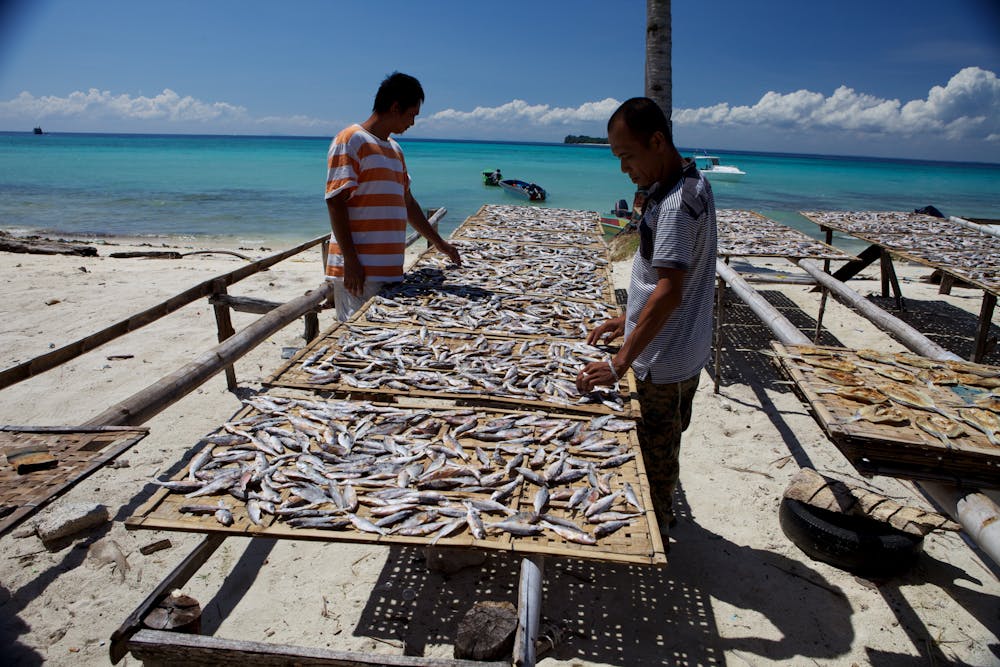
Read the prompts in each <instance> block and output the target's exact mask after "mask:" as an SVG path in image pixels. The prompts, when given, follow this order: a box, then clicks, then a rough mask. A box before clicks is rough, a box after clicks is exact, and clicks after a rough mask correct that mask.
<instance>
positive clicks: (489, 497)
mask: <svg viewBox="0 0 1000 667" xmlns="http://www.w3.org/2000/svg"><path fill="white" fill-rule="evenodd" d="M247 403H248V405H249V406H250V407H252V408H253V409H252V410H245V411H244V413H243V415H244V416H242V417H239V418H236V419H234V420H233V421H230V422H227V423H226V424H225V425H224V426H223V427H222V428H221V429H219V431H217V432H216V433H214V434H212V435H209V436H208V437H206V438H204V441H203V443H204V446H203V448H202V449H201V450H200V451H199V452H198V453H197V454H196V455H195V456H194V457H193V458H192V459H191V462H190V464H189V466H188V469H187V471H186V473H187V474H186V475H184V476H183V477H182V478H179V479H175V480H170V481H155V482H154V483H155V484H158V485H160V486H162V487H165V488H167V489H169V490H170V491H171V492H172V493H173V494H183V495H184V497H185V501H181V502H180V504H179V507H178V509H179V511H180V512H182V513H190V514H211V515H213V516H214V517H215V519H216V520H217V521H218V522H219V523H221V524H223V525H226V526H228V525H232V524H233V523H234V522H235V521H242V512H240V511H235V510H236V508H237V507H242V508H245V513H246V517H247V519H248V520H249V521H250V522H252V523H253V524H255V525H257V526H261V527H266V526H269V525H271V524H272V523H274V522H280V523H282V524H285V525H288V526H291V527H294V528H311V529H319V530H351V529H353V530H358V531H361V532H365V533H372V534H376V535H380V536H406V537H430V538H432V539H431V542H432V543H434V542H436V541H437V540H439V539H441V538H445V537H449V536H459V535H461V534H463V533H467V534H469V535H471V536H472V537H473V538H475V539H477V540H486V539H490V538H496V537H497V536H500V537H503V536H504V535H512V536H515V537H531V536H541V537H543V538H544V537H547V538H549V539H556V538H558V539H561V540H567V541H569V542H575V543H579V544H586V545H593V544H597V543H598V541H599V540H601V539H602V538H604V537H606V536H608V535H611V534H612V533H614V532H616V531H618V530H621V529H623V528H625V527H627V526H629V525H630V524H631V523H632V522H633V521H636V520H641V519H640V517H642V516H643V513H644V504H643V502H642V501H641V500H640V498H639V496H638V495H637V494H636V489H635V488H633V486H632V485H631V484H630V483H629V481H628V479H630V478H631V479H637V476H636V472H637V471H636V467H635V464H634V463H632V461H633V460H634V459H635V456H636V453H635V452H634V451H633V450H632V448H631V447H630V445H629V443H628V438H627V436H626V435H624V434H625V433H627V432H628V431H631V430H633V429H634V428H635V423H634V422H632V421H630V420H623V419H620V418H617V417H614V416H612V415H602V416H599V417H594V418H592V419H587V418H583V417H551V416H547V415H545V414H544V413H531V412H519V413H485V412H483V411H475V410H468V409H452V410H430V409H418V408H403V407H396V406H389V405H378V404H374V403H368V402H359V401H320V400H306V399H294V398H282V397H276V396H265V395H258V396H256V397H254V398H252V399H249V400H248V401H247Z"/></svg>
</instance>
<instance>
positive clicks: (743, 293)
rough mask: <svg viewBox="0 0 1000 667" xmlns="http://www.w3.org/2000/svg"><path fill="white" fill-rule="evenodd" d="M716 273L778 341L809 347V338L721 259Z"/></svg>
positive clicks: (717, 260)
mask: <svg viewBox="0 0 1000 667" xmlns="http://www.w3.org/2000/svg"><path fill="white" fill-rule="evenodd" d="M715 272H716V273H717V274H718V275H719V277H721V278H722V279H723V280H725V281H726V283H727V284H728V285H729V288H730V289H731V290H733V292H735V293H736V295H737V296H738V297H740V299H742V300H743V302H744V303H746V304H747V305H748V306H750V310H752V311H753V312H754V314H755V315H756V316H757V317H759V318H760V319H761V321H762V322H764V324H766V325H767V326H768V327H770V329H771V331H773V332H774V333H775V334H776V335H777V336H778V340H780V341H781V342H782V343H784V344H786V345H808V344H809V338H808V337H806V335H805V334H804V333H802V332H801V331H799V330H798V329H797V328H796V327H795V325H794V324H792V323H791V322H789V321H788V319H787V318H786V317H785V316H784V315H782V314H781V313H779V312H778V309H777V308H775V307H774V306H772V305H771V304H769V303H768V302H767V299H765V298H764V297H762V296H761V295H760V294H758V293H757V290H755V289H754V288H753V287H751V286H750V285H748V284H747V282H746V281H745V280H743V278H742V277H741V276H740V274H738V273H737V272H736V271H734V270H733V269H732V268H730V267H729V265H727V264H726V263H725V262H723V261H722V260H721V259H716V260H715Z"/></svg>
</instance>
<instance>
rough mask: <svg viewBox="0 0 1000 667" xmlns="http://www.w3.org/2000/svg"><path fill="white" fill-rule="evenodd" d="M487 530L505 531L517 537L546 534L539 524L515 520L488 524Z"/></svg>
mask: <svg viewBox="0 0 1000 667" xmlns="http://www.w3.org/2000/svg"><path fill="white" fill-rule="evenodd" d="M486 528H487V529H489V530H493V531H501V530H502V531H504V532H507V533H510V534H511V535H515V536H517V537H528V536H531V535H539V534H541V533H542V532H544V530H545V529H544V528H543V527H542V526H540V525H538V524H532V523H525V522H523V521H517V520H515V519H513V518H512V519H507V520H506V521H499V522H496V523H489V524H486Z"/></svg>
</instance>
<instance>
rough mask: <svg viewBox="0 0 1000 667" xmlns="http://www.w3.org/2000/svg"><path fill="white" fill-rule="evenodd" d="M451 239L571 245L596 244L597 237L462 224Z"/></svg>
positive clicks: (576, 233) (582, 234) (564, 232)
mask: <svg viewBox="0 0 1000 667" xmlns="http://www.w3.org/2000/svg"><path fill="white" fill-rule="evenodd" d="M451 237H452V238H453V239H459V240H466V241H505V242H510V243H542V244H548V245H564V246H573V247H578V248H579V247H584V246H597V245H599V241H598V239H596V238H595V237H594V235H593V234H584V233H580V232H567V231H562V232H560V231H553V230H538V229H534V228H528V229H525V228H515V229H510V228H506V227H496V226H487V225H482V224H473V225H470V224H464V225H462V226H461V227H459V228H458V229H456V230H455V231H454V233H452V235H451Z"/></svg>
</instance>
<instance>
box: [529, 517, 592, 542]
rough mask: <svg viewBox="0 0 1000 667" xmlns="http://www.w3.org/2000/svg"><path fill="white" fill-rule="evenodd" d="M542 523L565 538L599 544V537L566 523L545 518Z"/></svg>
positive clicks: (571, 540)
mask: <svg viewBox="0 0 1000 667" xmlns="http://www.w3.org/2000/svg"><path fill="white" fill-rule="evenodd" d="M540 523H541V525H542V526H544V527H545V528H548V529H549V530H551V531H552V532H553V533H555V534H556V535H558V536H559V537H561V538H563V539H564V540H568V541H570V542H576V543H577V544H588V545H590V544H597V539H596V538H595V537H594V536H593V535H591V534H590V533H587V532H585V531H583V530H580V529H578V528H569V527H568V526H566V525H563V524H559V523H553V522H551V521H547V520H545V519H542V520H541V522H540Z"/></svg>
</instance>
